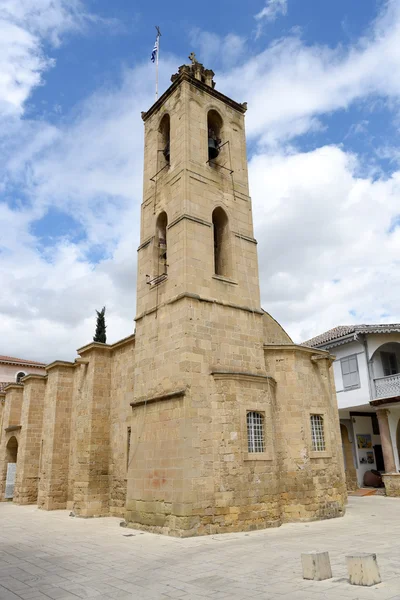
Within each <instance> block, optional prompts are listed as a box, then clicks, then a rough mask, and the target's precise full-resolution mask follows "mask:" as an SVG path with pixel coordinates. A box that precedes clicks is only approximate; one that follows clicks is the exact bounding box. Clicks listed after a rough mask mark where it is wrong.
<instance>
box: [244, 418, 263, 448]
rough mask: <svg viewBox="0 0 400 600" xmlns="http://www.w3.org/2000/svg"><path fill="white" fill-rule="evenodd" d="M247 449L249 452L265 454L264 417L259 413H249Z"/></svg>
mask: <svg viewBox="0 0 400 600" xmlns="http://www.w3.org/2000/svg"><path fill="white" fill-rule="evenodd" d="M247 448H248V451H249V452H265V441H264V415H263V414H262V413H259V412H254V411H250V412H248V413H247Z"/></svg>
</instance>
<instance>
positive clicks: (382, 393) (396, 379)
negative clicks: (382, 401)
mask: <svg viewBox="0 0 400 600" xmlns="http://www.w3.org/2000/svg"><path fill="white" fill-rule="evenodd" d="M374 382H375V398H391V397H392V396H400V373H396V375H388V376H387V377H377V378H376V379H374Z"/></svg>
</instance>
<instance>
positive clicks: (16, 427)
mask: <svg viewBox="0 0 400 600" xmlns="http://www.w3.org/2000/svg"><path fill="white" fill-rule="evenodd" d="M20 429H22V425H10V426H9V427H5V428H4V431H5V432H6V433H10V432H11V431H19V430H20Z"/></svg>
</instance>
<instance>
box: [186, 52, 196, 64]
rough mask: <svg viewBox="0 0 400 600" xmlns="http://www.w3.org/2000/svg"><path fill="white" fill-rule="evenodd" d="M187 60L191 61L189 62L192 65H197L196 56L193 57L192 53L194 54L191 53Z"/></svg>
mask: <svg viewBox="0 0 400 600" xmlns="http://www.w3.org/2000/svg"><path fill="white" fill-rule="evenodd" d="M188 58H189V60H191V61H192V65H195V64H197V63H198V62H199V61H198V60H197V58H196V55H195V53H194V52H191V53H190V54H189V57H188Z"/></svg>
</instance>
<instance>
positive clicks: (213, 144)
mask: <svg viewBox="0 0 400 600" xmlns="http://www.w3.org/2000/svg"><path fill="white" fill-rule="evenodd" d="M218 154H219V146H218V142H217V140H214V139H213V138H210V137H209V138H208V158H209V160H214V158H217V156H218Z"/></svg>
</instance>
